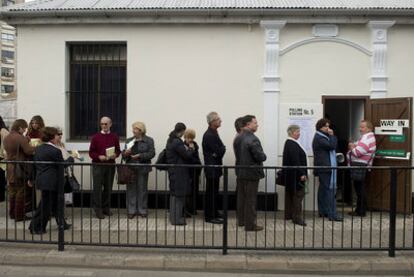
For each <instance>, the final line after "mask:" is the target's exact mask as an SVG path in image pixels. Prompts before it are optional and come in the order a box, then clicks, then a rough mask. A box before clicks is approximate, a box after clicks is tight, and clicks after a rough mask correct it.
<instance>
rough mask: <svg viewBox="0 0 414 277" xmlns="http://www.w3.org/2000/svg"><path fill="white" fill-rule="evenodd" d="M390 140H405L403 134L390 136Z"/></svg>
mask: <svg viewBox="0 0 414 277" xmlns="http://www.w3.org/2000/svg"><path fill="white" fill-rule="evenodd" d="M390 141H391V142H405V136H404V135H402V136H390Z"/></svg>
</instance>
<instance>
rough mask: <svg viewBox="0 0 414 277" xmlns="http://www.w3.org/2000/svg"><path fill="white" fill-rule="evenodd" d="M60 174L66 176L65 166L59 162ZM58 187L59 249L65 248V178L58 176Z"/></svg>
mask: <svg viewBox="0 0 414 277" xmlns="http://www.w3.org/2000/svg"><path fill="white" fill-rule="evenodd" d="M58 172H59V174H58V176H64V172H65V168H64V166H63V164H62V163H61V164H59V170H58ZM57 185H58V187H57V193H58V195H57V197H58V199H57V219H58V220H57V222H58V230H59V233H58V250H59V251H64V250H65V214H64V209H65V195H64V185H65V181H64V178H58V184H57Z"/></svg>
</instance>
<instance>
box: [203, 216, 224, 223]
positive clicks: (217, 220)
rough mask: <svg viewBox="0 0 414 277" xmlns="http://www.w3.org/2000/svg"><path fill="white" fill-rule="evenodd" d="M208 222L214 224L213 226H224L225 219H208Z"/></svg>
mask: <svg viewBox="0 0 414 277" xmlns="http://www.w3.org/2000/svg"><path fill="white" fill-rule="evenodd" d="M206 222H208V223H213V224H223V222H224V221H223V219H222V218H220V217H217V218H212V219H206Z"/></svg>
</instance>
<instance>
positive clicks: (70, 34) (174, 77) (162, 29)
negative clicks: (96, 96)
mask: <svg viewBox="0 0 414 277" xmlns="http://www.w3.org/2000/svg"><path fill="white" fill-rule="evenodd" d="M18 32H19V36H18V38H19V41H18V51H19V65H18V66H19V71H18V76H17V78H18V80H20V83H19V93H20V94H19V95H20V97H19V98H18V117H21V118H25V119H27V120H29V119H30V118H31V117H32V116H33V115H34V114H41V115H42V116H43V117H44V119H45V122H46V124H47V125H52V126H53V125H59V126H63V127H64V132H65V131H66V130H68V124H70V122H66V121H65V120H66V119H65V114H66V112H67V109H68V107H65V104H66V102H65V101H66V100H65V91H66V90H67V89H68V83H67V81H66V80H67V78H68V66H67V58H68V57H67V53H66V42H71V41H126V42H127V52H128V58H127V60H128V61H127V95H128V96H127V111H128V113H127V121H128V122H127V128H128V135H130V134H131V131H130V125H131V124H132V123H133V122H134V121H137V120H140V121H143V122H145V123H146V125H147V130H148V135H149V136H152V137H153V138H154V139H155V143H156V145H155V147H156V150H157V152H160V151H161V150H162V149H163V148H164V147H165V143H166V139H167V136H168V134H169V132H170V131H171V130H172V129H173V127H174V124H175V123H176V122H179V121H182V122H184V123H185V124H186V125H187V127H189V128H194V129H195V130H196V132H197V138H196V140H197V141H198V142H199V143H200V144H201V140H202V134H203V133H204V131H205V130H206V128H207V123H206V118H205V117H206V115H207V113H208V112H210V111H213V110H214V111H217V112H218V113H219V114H220V115H221V117H222V120H223V123H222V128H220V129H219V132H220V136H221V137H222V140H223V142H224V143H225V145H226V146H227V153H226V156H225V159H224V160H225V161H224V162H225V164H228V165H232V164H234V155H233V149H232V142H233V138H234V136H235V130H234V120H235V119H236V118H237V117H239V116H241V115H245V114H254V115H256V116H257V119H258V121H259V126H260V125H261V122H263V92H262V79H261V77H262V71H263V59H264V52H263V48H264V46H263V45H264V42H263V31H262V29H261V28H260V27H258V26H257V27H254V28H250V27H249V26H246V25H239V26H237V25H231V26H230V25H228V26H218V25H209V26H201V25H192V26H189V25H185V26H183V25H176V26H171V25H170V26H167V25H164V26H146V25H141V26H137V25H134V26H132V25H131V26H127V25H117V26H109V25H108V26H88V27H80V26H31V27H20V28H18ZM22 80H24V81H22ZM262 128H263V126H260V127H259V131H258V133H257V135H258V136H259V137H261V136H262V130H263V129H262ZM65 133H66V132H65ZM68 145H69V148H77V149H80V150H87V149H88V146H89V145H88V144H87V143H84V144H70V143H69V144H68Z"/></svg>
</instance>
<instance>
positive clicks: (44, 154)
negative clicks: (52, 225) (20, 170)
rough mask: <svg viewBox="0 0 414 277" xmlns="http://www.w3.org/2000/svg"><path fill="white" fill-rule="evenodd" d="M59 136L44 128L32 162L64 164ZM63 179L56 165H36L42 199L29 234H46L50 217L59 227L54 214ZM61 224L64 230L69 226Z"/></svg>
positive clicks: (54, 129) (57, 217) (38, 186)
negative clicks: (59, 187)
mask: <svg viewBox="0 0 414 277" xmlns="http://www.w3.org/2000/svg"><path fill="white" fill-rule="evenodd" d="M61 135H62V134H60V133H59V132H58V130H57V129H56V128H54V127H45V128H44V129H43V131H42V141H43V144H42V145H40V146H38V147H37V148H36V152H35V155H34V161H36V162H57V163H58V162H64V161H65V160H63V156H62V151H61V150H60V148H59V147H58V145H59V142H60V136H61ZM66 161H67V162H71V163H73V161H74V160H73V158H72V157H69V158H68V159H67V160H66ZM64 178H65V177H64V169H63V167H59V165H58V164H55V163H54V164H36V186H37V188H38V189H40V190H41V192H42V198H41V200H40V203H39V206H38V208H37V210H36V212H35V214H34V216H33V218H32V221H31V222H30V226H29V230H30V233H31V234H44V233H46V225H47V223H48V221H49V219H50V216H51V215H54V216H55V218H56V222H57V224H58V225H60V221H59V216H58V215H57V214H56V212H57V207H58V185H59V184H61V185H62V186H63V184H64ZM62 193H63V188H62ZM63 205H64V204H63ZM63 221H64V218H63ZM62 224H63V225H64V229H65V230H67V229H69V228H70V226H71V225H70V224H67V223H66V222H65V221H64V222H62Z"/></svg>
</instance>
